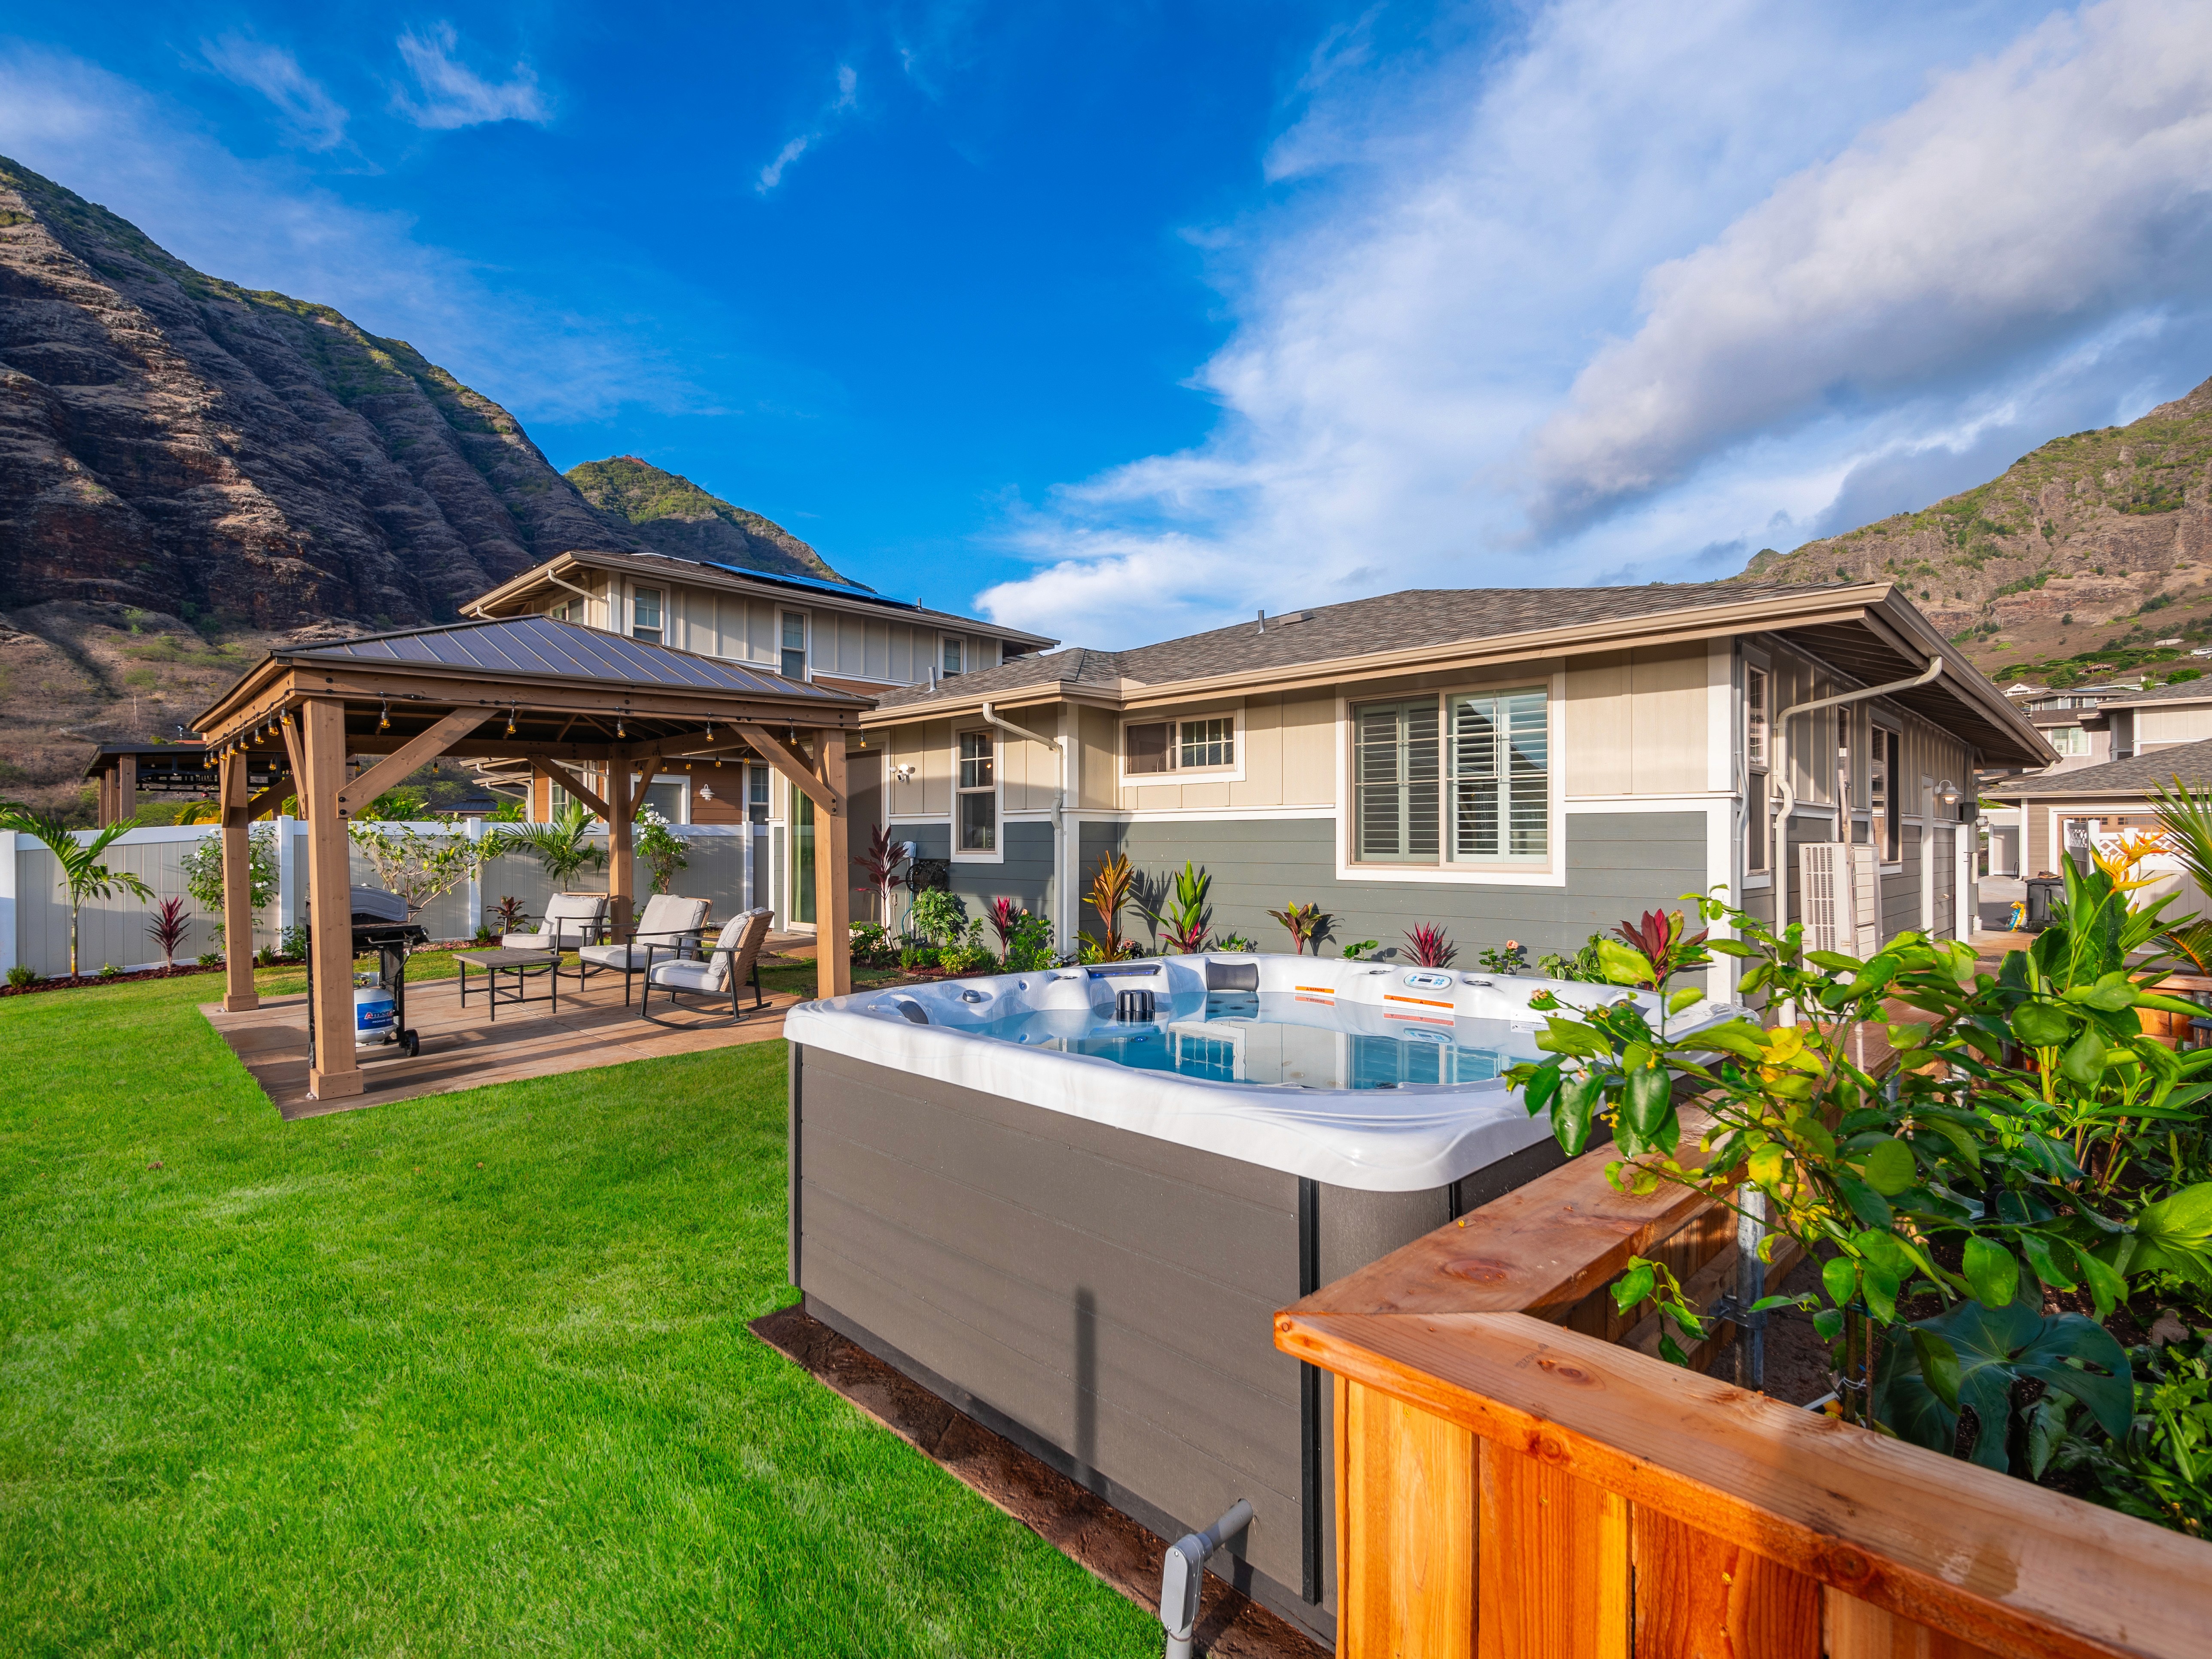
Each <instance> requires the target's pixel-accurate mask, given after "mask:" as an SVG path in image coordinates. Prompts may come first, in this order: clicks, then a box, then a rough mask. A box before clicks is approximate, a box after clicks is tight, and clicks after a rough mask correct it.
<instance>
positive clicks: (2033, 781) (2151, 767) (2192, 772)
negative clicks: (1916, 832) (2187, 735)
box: [1982, 738, 2212, 800]
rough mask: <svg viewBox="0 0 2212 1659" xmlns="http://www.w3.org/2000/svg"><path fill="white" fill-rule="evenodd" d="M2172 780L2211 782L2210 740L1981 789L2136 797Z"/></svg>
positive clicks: (2040, 795) (2043, 796) (2014, 794)
mask: <svg viewBox="0 0 2212 1659" xmlns="http://www.w3.org/2000/svg"><path fill="white" fill-rule="evenodd" d="M2176 778H2179V779H2180V780H2181V781H2183V782H2184V783H2186V784H2191V785H2193V786H2195V787H2197V788H2203V787H2206V786H2207V785H2212V738H2208V739H2206V740H2205V741H2204V742H2203V743H2178V744H2174V745H2173V746H2172V748H2170V749H2154V750H2151V751H2150V752H2149V753H2148V754H2145V755H2135V756H2130V757H2129V758H2128V759H2126V760H2122V761H2107V762H2106V763H2105V764H2104V765H2102V766H2082V767H2077V768H2075V769H2072V770H2070V771H2064V772H2046V773H2041V774H2036V775H2030V776H2027V777H2024V778H2007V779H2006V780H2005V781H2003V782H2002V783H1997V784H1991V785H1990V786H1988V787H1985V788H1984V790H1983V791H1982V793H1984V794H1985V795H1994V796H1995V797H1996V798H1997V799H1999V800H2022V799H2028V798H2030V797H2033V799H2037V800H2047V799H2051V798H2052V797H2053V796H2057V795H2140V794H2142V793H2146V792H2147V791H2149V790H2152V789H2167V788H2171V787H2172V785H2173V781H2174V780H2175V779H2176Z"/></svg>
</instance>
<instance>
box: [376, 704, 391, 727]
mask: <svg viewBox="0 0 2212 1659" xmlns="http://www.w3.org/2000/svg"><path fill="white" fill-rule="evenodd" d="M376 729H377V730H378V731H380V732H389V731H390V730H391V729H392V705H391V704H390V703H388V702H382V701H379V702H378V703H377V706H376Z"/></svg>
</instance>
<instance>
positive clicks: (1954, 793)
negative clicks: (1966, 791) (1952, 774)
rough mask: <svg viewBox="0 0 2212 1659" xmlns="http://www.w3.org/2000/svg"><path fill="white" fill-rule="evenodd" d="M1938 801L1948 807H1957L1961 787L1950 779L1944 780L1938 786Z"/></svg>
mask: <svg viewBox="0 0 2212 1659" xmlns="http://www.w3.org/2000/svg"><path fill="white" fill-rule="evenodd" d="M1936 799H1937V800H1940V801H1942V803H1943V805H1946V806H1956V805H1958V804H1959V786H1958V785H1957V784H1955V783H1954V782H1952V781H1951V780H1950V779H1948V778H1946V779H1944V780H1943V781H1942V782H1941V783H1939V784H1937V785H1936Z"/></svg>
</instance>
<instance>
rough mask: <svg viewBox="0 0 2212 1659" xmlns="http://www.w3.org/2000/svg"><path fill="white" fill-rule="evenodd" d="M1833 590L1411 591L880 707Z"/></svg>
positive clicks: (1290, 661) (1500, 634) (1180, 673)
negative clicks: (1261, 625) (1264, 625)
mask: <svg viewBox="0 0 2212 1659" xmlns="http://www.w3.org/2000/svg"><path fill="white" fill-rule="evenodd" d="M1830 586H1837V587H1841V586H1849V584H1842V583H1838V584H1832V585H1831V584H1825V583H1781V582H1772V583H1765V584H1761V583H1756V582H1696V583H1656V582H1655V583H1653V584H1651V585H1650V586H1645V587H1430V588H1418V587H1417V588H1408V589H1407V590H1406V591H1405V592H1400V593H1385V594H1383V595H1381V596H1379V597H1378V598H1376V599H1353V600H1351V601H1349V602H1347V603H1346V604H1343V605H1317V606H1316V607H1314V608H1313V609H1311V610H1309V611H1286V612H1285V613H1284V614H1283V615H1281V616H1279V617H1268V618H1267V629H1266V631H1265V632H1262V631H1261V628H1260V625H1259V622H1258V620H1257V618H1255V619H1254V620H1253V621H1251V622H1244V623H1235V624H1234V625H1232V626H1231V627H1228V628H1217V629H1211V630H1209V631H1208V632H1206V633H1203V634H1189V635H1184V636H1183V637H1182V639H1177V640H1166V641H1162V642H1161V643H1159V644H1158V645H1145V646H1139V647H1136V648H1134V649H1133V650H1128V651H1091V650H1086V649H1085V648H1084V647H1070V648H1069V649H1067V650H1065V651H1056V652H1054V653H1051V654H1050V655H1048V656H1042V657H1026V658H1022V659H1018V660H1016V661H1014V662H1011V663H1008V664H1006V665H1004V666H1002V667H999V668H992V669H986V670H984V671H982V672H981V673H979V674H963V675H959V676H957V677H956V678H951V679H947V680H945V681H943V682H941V683H940V684H939V685H937V686H935V687H931V686H927V685H913V686H905V687H902V688H900V689H899V690H895V691H888V692H885V693H884V695H883V696H882V697H881V698H880V699H878V703H879V706H880V707H883V708H901V707H903V706H905V705H908V704H911V703H924V702H931V701H933V699H937V698H940V697H951V696H958V697H961V698H963V699H965V698H969V697H975V696H984V695H990V694H998V693H1006V692H1012V691H1017V690H1028V689H1030V688H1032V687H1036V686H1039V685H1045V684H1053V683H1055V682H1058V683H1060V684H1071V683H1072V684H1107V685H1111V684H1115V683H1117V682H1120V681H1124V680H1127V681H1132V682H1134V683H1135V684H1140V685H1169V684H1176V683H1177V682H1179V681H1182V680H1194V679H1205V678H1211V677H1212V676H1214V675H1218V674H1238V673H1261V672H1265V671H1269V670H1272V669H1280V668H1290V667H1295V666H1297V665H1299V664H1301V663H1310V662H1329V661H1334V660H1336V659H1340V658H1347V657H1360V656H1366V655H1369V654H1370V653H1376V652H1380V651H1410V650H1418V649H1419V648H1420V647H1424V646H1441V645H1453V644H1457V643H1459V642H1461V641H1469V640H1483V639H1493V638H1504V637H1508V636H1510V635H1515V634H1531V633H1536V632H1539V631H1541V630H1543V629H1556V628H1571V627H1573V626H1575V625H1576V624H1577V623H1603V622H1613V621H1618V620H1620V619H1622V618H1626V617H1647V616H1656V615H1661V614H1663V613H1664V612H1667V611H1693V610H1699V609H1702V608H1704V607H1705V606H1709V605H1744V604H1751V603H1755V602H1756V601H1758V600H1760V599H1774V598H1779V597H1783V596H1785V595H1789V594H1793V593H1796V594H1806V595H1811V594H1816V593H1820V592H1826V591H1828V589H1829V588H1830Z"/></svg>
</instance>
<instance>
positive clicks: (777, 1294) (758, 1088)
mask: <svg viewBox="0 0 2212 1659" xmlns="http://www.w3.org/2000/svg"><path fill="white" fill-rule="evenodd" d="M426 965H427V964H426ZM295 972H296V970H295ZM286 982H287V976H286V975H285V974H284V972H283V970H281V969H280V970H273V971H272V972H270V974H268V975H264V985H265V986H266V987H267V988H270V989H272V990H273V989H277V988H281V987H283V986H284V985H285V984H286ZM220 985H221V981H219V980H217V979H216V978H215V977H214V976H212V975H210V976H204V977H196V978H191V979H186V980H179V981H153V982H147V983H141V984H136V985H128V986H119V987H110V988H101V989H97V990H85V991H72V992H61V993H56V994H52V995H46V996H32V997H23V998H16V999H9V1000H6V1001H4V1002H0V1240H4V1249H0V1560H4V1561H5V1562H6V1564H7V1565H6V1571H5V1572H4V1573H0V1652H5V1653H8V1654H9V1655H30V1654H70V1655H82V1654H134V1655H135V1654H143V1653H189V1654H217V1653H246V1652H255V1653H264V1652H284V1653H303V1652H333V1651H343V1652H348V1653H377V1654H410V1655H415V1654H438V1653H457V1652H463V1651H466V1652H470V1653H483V1652H528V1653H532V1654H541V1653H547V1652H616V1651H620V1652H633V1653H775V1654H802V1653H803V1654H837V1655H845V1654H884V1655H907V1654H946V1655H952V1654H958V1655H969V1656H981V1655H999V1654H1006V1655H1012V1654H1023V1655H1028V1654H1047V1653H1066V1654H1084V1655H1097V1654H1128V1655H1132V1656H1135V1655H1139V1654H1149V1653H1153V1652H1157V1651H1158V1625H1157V1624H1155V1623H1154V1622H1153V1621H1152V1620H1151V1619H1149V1618H1148V1617H1147V1616H1146V1615H1145V1614H1144V1613H1142V1612H1141V1611H1139V1609H1138V1608H1136V1607H1133V1606H1131V1605H1130V1604H1129V1603H1127V1602H1126V1601H1123V1600H1121V1597H1119V1596H1118V1595H1115V1594H1114V1593H1113V1592H1112V1591H1111V1590H1109V1589H1107V1588H1106V1587H1105V1586H1104V1585H1103V1584H1102V1583H1098V1582H1097V1580H1095V1579H1093V1578H1091V1577H1090V1576H1089V1575H1088V1574H1087V1573H1085V1572H1084V1571H1082V1570H1081V1569H1080V1568H1079V1567H1076V1566H1074V1565H1072V1564H1071V1563H1069V1562H1068V1561H1067V1560H1066V1559H1064V1558H1063V1557H1061V1556H1060V1554H1058V1553H1056V1552H1054V1550H1053V1549H1051V1548H1050V1547H1048V1546H1047V1545H1045V1544H1044V1543H1042V1541H1039V1540H1038V1539H1037V1538H1036V1537H1035V1536H1034V1535H1033V1534H1030V1533H1029V1532H1028V1531H1027V1530H1025V1529H1024V1528H1021V1527H1020V1526H1018V1525H1017V1524H1016V1523H1015V1522H1012V1521H1010V1520H1008V1519H1007V1518H1006V1516H1002V1515H1001V1514H1000V1513H999V1512H998V1511H997V1510H994V1509H993V1508H991V1507H990V1506H989V1505H988V1504H986V1503H984V1502H983V1501H982V1500H981V1498H976V1497H975V1496H974V1495H973V1494H972V1493H970V1492H968V1491H967V1490H966V1489H965V1488H963V1487H962V1486H959V1485H958V1484H957V1483H956V1482H955V1481H953V1480H951V1478H950V1477H949V1476H947V1475H946V1474H944V1473H943V1472H942V1471H941V1470H939V1469H938V1468H936V1467H935V1466H934V1465H933V1464H932V1463H930V1462H928V1461H927V1460H926V1459H924V1458H922V1457H921V1456H920V1455H918V1454H916V1453H915V1452H913V1451H911V1450H910V1449H908V1448H907V1447H906V1446H905V1445H904V1444H903V1443H901V1442H900V1441H898V1440H897V1439H896V1437H893V1436H891V1435H890V1434H888V1433H887V1432H885V1431H883V1430H880V1429H878V1428H877V1427H876V1426H875V1425H872V1424H871V1423H869V1422H868V1421H867V1420H866V1419H864V1418H862V1417H860V1415H859V1414H858V1413H856V1412H854V1410H853V1409H852V1408H851V1407H848V1406H847V1405H846V1404H845V1403H844V1402H843V1401H841V1400H839V1399H838V1398H837V1397H836V1396H835V1395H831V1394H829V1392H828V1391H827V1390H825V1389H822V1388H820V1387H819V1386H818V1385H817V1384H816V1383H813V1382H812V1381H811V1379H809V1378H808V1377H807V1376H805V1375H804V1374H803V1373H801V1372H799V1370H796V1369H795V1368H794V1367H793V1366H792V1365H791V1364H788V1362H787V1361H786V1360H784V1359H783V1358H781V1356H779V1355H778V1354H776V1353H775V1352H773V1351H772V1350H770V1349H769V1348H768V1347H766V1346H763V1344H762V1343H761V1342H760V1341H759V1340H757V1338H755V1337H754V1336H752V1335H751V1334H750V1333H749V1332H748V1331H747V1330H746V1329H745V1328H744V1322H745V1321H747V1320H748V1319H750V1318H753V1317H754V1316H757V1315H759V1314H761V1313H763V1312H766V1311H768V1310H770V1309H772V1308H775V1307H777V1306H779V1305H781V1304H784V1303H787V1302H789V1301H791V1300H793V1299H794V1292H793V1291H792V1289H791V1287H790V1286H789V1285H787V1284H786V1283H785V1282H784V1237H783V1225H784V1186H783V1182H784V1175H783V1169H784V1150H783V1149H784V1143H783V1065H784V1047H783V1045H782V1044H781V1042H775V1043H760V1044H756V1045H753V1046H750V1047H746V1048H733V1049H726V1050H724V1051H722V1052H720V1053H718V1054H690V1055H682V1056H677V1057H672V1058H670V1059H665V1060H648V1061H644V1062H641V1063H638V1064H635V1065H629V1066H620V1067H615V1068H611V1069H608V1070H604V1071H598V1072H585V1073H572V1074H570V1075H568V1076H565V1077H556V1078H549V1079H543V1080H541V1081H538V1082H533V1083H526V1084H513V1085H506V1086H503V1087H500V1088H496V1089H488V1090H482V1091H476V1092H473V1093H469V1094H459V1095H441V1096H433V1097H428V1098H426V1099H420V1100H410V1101H403V1102H399V1103H395V1104H392V1105H388V1106H381V1107H377V1108H374V1109H369V1110H366V1111H362V1112H358V1113H351V1114H343V1115H337V1116H333V1117H324V1118H316V1119H311V1120H307V1121H302V1122H298V1123H292V1124H286V1123H283V1122H282V1121H279V1120H278V1118H277V1116H276V1112H275V1111H274V1109H271V1108H270V1105H269V1104H268V1103H267V1102H266V1101H265V1100H264V1098H263V1097H261V1096H260V1094H259V1093H258V1091H257V1090H256V1089H255V1088H254V1086H253V1085H252V1082H251V1081H250V1080H249V1079H247V1077H246V1073H245V1072H244V1071H243V1070H242V1069H241V1068H240V1066H238V1065H237V1064H236V1062H235V1061H234V1060H233V1059H232V1058H231V1056H230V1054H229V1052H228V1049H226V1048H225V1047H224V1046H223V1044H222V1042H221V1041H219V1040H218V1039H217V1038H216V1036H215V1034H214V1033H213V1032H212V1031H211V1030H209V1029H208V1027H207V1024H206V1023H205V1022H204V1020H203V1019H201V1018H200V1017H199V1015H198V1014H197V1012H194V1007H193V1005H194V1004H195V1003H197V1002H198V1001H200V1000H203V999H206V998H209V997H211V996H213V995H215V994H217V993H218V991H219V988H220ZM157 1166H158V1167H157Z"/></svg>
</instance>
